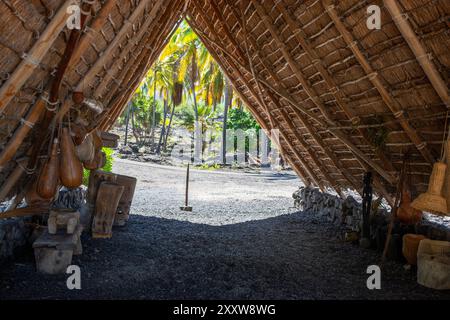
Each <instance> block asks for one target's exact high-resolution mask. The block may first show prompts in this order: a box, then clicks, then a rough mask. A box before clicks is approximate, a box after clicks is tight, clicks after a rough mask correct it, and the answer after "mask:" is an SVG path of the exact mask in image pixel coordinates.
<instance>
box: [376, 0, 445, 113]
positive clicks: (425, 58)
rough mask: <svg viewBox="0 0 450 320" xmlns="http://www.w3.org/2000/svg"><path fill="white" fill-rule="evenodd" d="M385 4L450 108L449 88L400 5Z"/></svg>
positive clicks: (391, 1) (385, 0) (388, 2)
mask: <svg viewBox="0 0 450 320" xmlns="http://www.w3.org/2000/svg"><path fill="white" fill-rule="evenodd" d="M383 3H384V6H385V7H386V8H387V9H388V11H389V13H390V15H391V17H392V20H393V21H394V22H395V24H396V25H397V28H398V30H399V31H400V33H401V34H402V36H403V38H405V40H406V42H407V43H408V45H409V47H410V48H411V50H412V52H413V53H414V56H415V57H416V59H417V61H418V62H419V64H420V65H421V67H422V69H423V71H424V72H425V74H426V75H427V77H428V79H429V80H430V82H431V84H432V86H433V88H434V89H435V90H436V92H437V94H438V95H439V97H440V98H441V100H442V102H443V103H444V105H445V106H446V107H447V108H450V98H449V93H448V87H447V85H446V84H445V82H444V80H443V79H442V77H441V75H440V73H439V72H438V71H437V69H436V66H435V65H434V63H433V61H431V58H430V55H429V54H427V52H426V51H425V48H424V45H423V44H422V43H421V41H420V40H419V38H418V37H417V35H416V33H415V32H414V30H413V29H412V27H411V25H410V23H409V22H408V19H407V17H406V16H405V14H404V13H403V11H402V9H401V8H400V5H399V4H398V3H397V1H395V0H384V1H383Z"/></svg>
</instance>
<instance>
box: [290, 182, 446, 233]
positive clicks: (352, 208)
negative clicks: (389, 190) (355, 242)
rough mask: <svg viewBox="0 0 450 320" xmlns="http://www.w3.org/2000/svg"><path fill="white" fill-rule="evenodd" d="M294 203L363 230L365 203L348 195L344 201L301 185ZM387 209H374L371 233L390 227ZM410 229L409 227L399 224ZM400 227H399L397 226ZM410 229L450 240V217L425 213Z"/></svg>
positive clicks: (305, 209)
mask: <svg viewBox="0 0 450 320" xmlns="http://www.w3.org/2000/svg"><path fill="white" fill-rule="evenodd" d="M292 197H293V198H294V206H295V207H297V208H299V209H300V210H302V211H305V212H307V213H310V214H314V215H318V216H324V217H326V218H327V219H328V221H330V222H332V223H334V224H337V225H341V226H344V227H345V228H346V229H348V230H350V231H354V232H357V233H359V232H361V229H362V204H361V203H360V202H358V201H357V200H356V199H355V198H354V197H352V196H351V195H349V196H348V197H347V198H346V199H345V200H343V199H341V198H339V197H337V196H334V195H332V194H329V193H324V192H321V191H320V190H319V189H318V188H311V187H300V188H299V189H298V190H297V191H295V192H294V194H293V195H292ZM387 216H388V212H387V210H386V209H378V211H377V212H371V229H372V231H371V233H372V234H373V235H375V234H377V232H378V231H377V229H379V228H384V229H383V232H384V233H385V232H386V230H387V223H388V219H387ZM398 227H399V228H400V229H402V228H403V229H405V230H407V228H406V226H402V225H398ZM397 229H398V228H397ZM408 232H413V233H418V234H423V235H425V236H426V237H428V238H430V239H434V240H442V241H450V219H446V218H439V217H436V216H433V215H424V219H423V220H422V221H421V222H420V223H418V224H417V225H416V226H412V230H409V229H408Z"/></svg>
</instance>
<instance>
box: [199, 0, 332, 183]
mask: <svg viewBox="0 0 450 320" xmlns="http://www.w3.org/2000/svg"><path fill="white" fill-rule="evenodd" d="M193 4H194V6H195V7H196V9H197V11H198V12H199V13H200V14H201V16H202V19H203V20H204V22H205V23H206V24H207V26H208V29H210V32H211V34H213V35H214V38H216V39H217V38H218V36H217V34H216V33H215V30H214V26H213V25H212V23H211V22H210V21H209V19H207V17H206V15H205V13H204V12H203V11H202V10H203V9H202V7H201V6H200V5H198V3H196V1H195V0H194V1H193ZM196 29H197V30H198V29H199V28H198V27H196V28H194V30H196ZM198 35H199V37H200V38H201V35H200V34H198ZM202 42H203V43H204V44H205V45H207V44H208V42H207V41H205V40H204V39H202ZM213 52H214V51H211V50H210V53H213ZM217 61H220V60H217ZM226 61H227V64H228V65H230V67H231V68H232V69H233V72H235V73H236V74H237V76H238V77H237V78H238V79H239V80H240V81H241V82H242V83H243V84H244V85H245V86H246V87H247V89H248V90H249V92H250V93H251V95H252V97H253V98H254V99H255V100H256V101H257V102H258V104H259V106H260V108H261V109H263V110H264V112H265V113H266V114H267V117H268V119H270V118H271V115H270V112H269V111H268V110H266V107H265V103H264V102H263V101H262V98H261V97H260V96H259V95H258V94H256V92H255V91H254V88H253V86H251V85H250V84H249V83H248V81H247V79H246V78H245V77H244V75H243V74H242V72H241V71H240V70H239V68H238V67H237V66H236V65H235V64H234V63H233V61H232V60H229V59H227V60H226ZM225 71H226V70H225ZM230 78H231V79H234V77H230ZM238 92H239V90H238ZM239 94H240V92H239ZM240 96H244V95H242V94H240ZM247 106H248V107H249V109H250V110H251V111H252V113H253V115H254V116H255V118H256V119H257V120H258V122H259V123H265V121H264V120H263V119H261V118H260V116H259V114H258V112H257V111H255V110H252V104H247ZM279 129H280V134H281V135H282V137H283V139H284V140H285V141H286V142H287V143H288V145H289V147H290V148H291V150H292V151H293V153H295V154H296V157H297V159H298V161H299V162H300V163H301V164H302V166H303V168H304V169H305V170H306V172H307V173H308V175H309V176H310V177H311V179H312V180H313V181H314V182H315V183H316V184H317V185H318V186H320V187H321V189H323V185H322V183H321V182H320V179H318V178H317V177H316V175H315V173H314V171H313V170H312V169H311V168H310V167H309V165H308V164H307V163H306V162H304V161H303V159H302V156H301V155H300V154H298V151H297V150H296V148H295V147H294V146H293V145H292V143H291V142H290V140H289V137H288V136H286V134H285V133H284V132H283V131H282V128H279ZM319 170H320V167H319Z"/></svg>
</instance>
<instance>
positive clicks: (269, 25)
mask: <svg viewBox="0 0 450 320" xmlns="http://www.w3.org/2000/svg"><path fill="white" fill-rule="evenodd" d="M251 3H252V4H253V6H254V7H255V8H256V12H257V13H258V15H259V16H260V17H261V20H262V21H263V24H264V26H265V27H266V29H267V30H268V31H269V32H270V34H271V36H272V38H273V39H274V41H275V42H276V44H277V46H278V47H279V49H280V51H281V53H282V55H283V58H284V59H285V60H286V62H287V64H288V65H289V67H290V68H291V70H292V72H293V73H294V75H295V77H296V78H297V80H298V81H299V82H300V84H301V85H302V87H303V90H304V91H305V93H306V94H307V95H308V97H309V99H311V101H312V102H313V103H314V104H315V105H316V107H317V108H319V110H320V111H321V112H322V115H323V116H324V117H325V119H327V120H331V119H332V118H331V116H330V113H329V112H328V110H327V109H326V107H325V105H324V104H323V103H322V101H320V98H319V96H318V94H317V92H316V90H315V89H314V88H313V87H311V86H310V85H309V83H308V80H307V79H306V78H305V77H304V76H303V72H302V70H300V68H299V67H298V65H297V62H296V61H295V60H294V59H293V58H292V56H291V54H290V51H289V48H288V47H287V46H286V44H285V43H284V42H283V41H282V40H281V38H280V35H279V34H278V32H277V31H276V30H275V28H274V23H273V21H271V19H270V18H269V16H268V14H267V13H266V10H265V9H264V7H263V6H262V5H261V4H260V0H251Z"/></svg>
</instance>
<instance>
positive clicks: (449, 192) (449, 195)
mask: <svg viewBox="0 0 450 320" xmlns="http://www.w3.org/2000/svg"><path fill="white" fill-rule="evenodd" d="M445 147H446V153H445V154H446V156H445V157H446V160H447V168H448V167H449V165H450V142H449V140H447V142H446V143H445ZM443 195H444V197H445V200H447V210H449V211H450V170H447V172H446V174H445V184H444V192H443ZM447 215H450V214H449V213H448V212H447Z"/></svg>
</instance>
